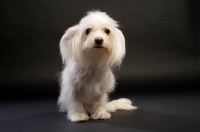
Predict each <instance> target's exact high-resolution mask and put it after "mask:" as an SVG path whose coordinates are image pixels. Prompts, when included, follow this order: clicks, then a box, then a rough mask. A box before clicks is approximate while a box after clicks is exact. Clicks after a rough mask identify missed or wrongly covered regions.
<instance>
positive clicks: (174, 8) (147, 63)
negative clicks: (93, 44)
mask: <svg viewBox="0 0 200 132" xmlns="http://www.w3.org/2000/svg"><path fill="white" fill-rule="evenodd" d="M90 10H101V11H103V12H107V13H108V14H109V15H110V16H111V17H112V18H114V19H115V20H117V21H118V22H119V24H120V25H121V26H120V29H121V30H122V31H123V33H124V36H125V38H126V49H127V53H126V57H125V60H124V62H123V64H122V66H121V68H120V70H118V71H115V74H116V76H117V82H118V85H117V89H116V93H120V92H129V93H135V92H141V93H142V92H163V91H164V92H174V91H175V92H182V91H184V90H185V89H187V90H188V91H192V90H198V89H199V84H200V83H199V81H200V55H199V53H200V45H199V1H198V0H166V1H160V0H126V1H122V0H111V1H106V0H95V1H91V0H85V1H80V0H73V1H70V0H34V1H31V0H18V1H12V0H1V1H0V91H1V94H2V95H6V97H7V98H6V99H10V98H12V97H15V99H16V97H17V98H19V97H49V96H54V97H55V96H57V95H58V93H59V84H58V76H59V72H60V71H61V70H62V62H61V58H60V54H59V46H58V45H59V41H60V38H61V36H62V35H63V33H64V31H65V30H66V29H67V28H68V27H70V26H73V25H75V24H77V23H78V22H79V20H80V19H81V18H82V17H83V16H84V15H85V12H87V11H90ZM2 95H1V97H3V96H2ZM4 99H5V97H4Z"/></svg>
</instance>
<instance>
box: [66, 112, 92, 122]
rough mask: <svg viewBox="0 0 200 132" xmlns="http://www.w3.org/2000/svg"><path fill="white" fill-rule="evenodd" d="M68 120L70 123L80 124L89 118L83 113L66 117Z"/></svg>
mask: <svg viewBox="0 0 200 132" xmlns="http://www.w3.org/2000/svg"><path fill="white" fill-rule="evenodd" d="M68 118H69V120H71V121H72V122H82V121H87V120H89V116H88V115H87V114H85V113H79V114H73V115H68Z"/></svg>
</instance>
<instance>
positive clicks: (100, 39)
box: [95, 37, 103, 45]
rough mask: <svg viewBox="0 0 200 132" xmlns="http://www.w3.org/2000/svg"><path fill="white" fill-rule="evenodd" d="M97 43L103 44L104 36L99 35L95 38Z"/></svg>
mask: <svg viewBox="0 0 200 132" xmlns="http://www.w3.org/2000/svg"><path fill="white" fill-rule="evenodd" d="M95 43H96V44H98V45H101V44H102V43H103V38H101V37H97V38H96V39H95Z"/></svg>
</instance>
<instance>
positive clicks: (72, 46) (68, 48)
mask: <svg viewBox="0 0 200 132" xmlns="http://www.w3.org/2000/svg"><path fill="white" fill-rule="evenodd" d="M117 27H118V24H117V22H116V21H115V20H113V19H112V18H110V17H109V16H108V15H106V13H102V12H99V11H95V12H89V13H88V15H86V16H85V17H83V18H82V19H81V21H80V23H79V24H78V25H75V26H73V27H71V28H69V29H68V30H67V32H66V33H65V34H64V35H63V37H62V39H61V42H60V50H61V54H62V58H63V61H65V62H66V61H70V59H74V60H76V61H77V62H80V63H82V64H84V63H86V62H89V61H94V60H98V58H102V59H101V61H102V62H103V63H106V64H107V65H109V66H113V65H116V66H119V65H120V63H121V61H122V59H123V57H124V54H125V40H124V36H123V34H122V33H121V31H120V30H119V29H117ZM93 57H96V58H93ZM92 58H93V60H92ZM98 61H100V59H99V60H98ZM102 62H101V63H102ZM99 63H100V62H99Z"/></svg>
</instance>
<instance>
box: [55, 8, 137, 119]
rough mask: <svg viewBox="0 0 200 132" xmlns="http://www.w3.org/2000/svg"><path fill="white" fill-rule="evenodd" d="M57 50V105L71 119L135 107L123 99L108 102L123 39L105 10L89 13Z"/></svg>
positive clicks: (122, 51) (103, 115) (107, 115)
mask: <svg viewBox="0 0 200 132" xmlns="http://www.w3.org/2000/svg"><path fill="white" fill-rule="evenodd" d="M60 52H61V55H62V60H63V63H64V64H65V65H64V70H63V72H62V76H61V91H60V96H59V100H58V105H59V106H60V111H66V112H68V118H69V119H70V120H71V121H72V122H80V121H87V120H88V119H89V118H91V119H109V118H110V117H111V114H110V113H112V112H115V111H116V110H132V109H136V107H134V106H132V105H131V101H130V100H128V99H124V98H123V99H118V100H114V101H111V102H109V103H108V94H109V93H110V92H112V91H113V90H114V87H115V77H114V75H113V73H112V69H111V68H113V67H119V66H120V64H121V62H122V60H123V58H124V55H125V39H124V36H123V34H122V32H121V31H120V30H119V29H118V24H117V22H116V21H115V20H113V19H112V18H110V17H109V16H108V15H107V14H106V13H104V12H100V11H92V12H88V14H87V15H86V16H85V17H83V18H82V19H81V21H80V23H79V24H77V25H75V26H73V27H70V28H69V29H68V30H67V31H66V32H65V34H64V35H63V36H62V39H61V41H60ZM89 116H90V117H89Z"/></svg>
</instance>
